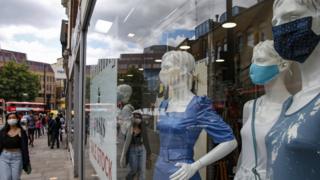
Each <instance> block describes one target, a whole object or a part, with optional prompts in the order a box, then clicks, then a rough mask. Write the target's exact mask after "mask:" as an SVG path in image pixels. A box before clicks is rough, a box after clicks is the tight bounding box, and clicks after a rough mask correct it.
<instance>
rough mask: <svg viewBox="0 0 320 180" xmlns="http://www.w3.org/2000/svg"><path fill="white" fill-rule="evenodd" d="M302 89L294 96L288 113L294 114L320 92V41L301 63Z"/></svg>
mask: <svg viewBox="0 0 320 180" xmlns="http://www.w3.org/2000/svg"><path fill="white" fill-rule="evenodd" d="M300 70H301V79H302V89H301V91H299V92H298V93H297V94H295V95H294V96H293V101H292V104H291V106H290V107H289V109H288V110H287V112H286V114H292V113H294V112H296V111H298V110H299V109H301V108H302V107H303V106H305V105H306V104H307V103H308V102H310V101H311V100H312V99H313V98H314V97H316V96H317V95H318V94H319V93H320V76H319V74H320V43H319V44H318V46H317V48H316V49H315V50H314V52H313V53H312V54H311V55H310V57H309V58H308V59H307V60H306V62H304V63H303V64H300Z"/></svg>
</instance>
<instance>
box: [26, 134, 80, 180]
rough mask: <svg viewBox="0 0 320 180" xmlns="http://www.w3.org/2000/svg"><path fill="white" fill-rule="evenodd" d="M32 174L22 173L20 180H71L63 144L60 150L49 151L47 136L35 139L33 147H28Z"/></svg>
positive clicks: (67, 156)
mask: <svg viewBox="0 0 320 180" xmlns="http://www.w3.org/2000/svg"><path fill="white" fill-rule="evenodd" d="M29 151H30V152H29V153H30V160H31V166H32V173H31V174H29V175H27V174H25V173H24V172H23V175H22V178H21V179H22V180H73V179H74V178H73V172H72V171H73V170H72V164H71V160H70V155H69V153H68V151H67V150H66V149H65V146H64V144H62V145H60V149H56V148H55V149H50V148H49V147H48V144H47V136H41V137H40V139H35V141H34V147H30V146H29Z"/></svg>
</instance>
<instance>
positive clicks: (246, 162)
mask: <svg viewBox="0 0 320 180" xmlns="http://www.w3.org/2000/svg"><path fill="white" fill-rule="evenodd" d="M289 66H290V62H289V61H285V60H283V59H282V58H281V57H280V56H279V54H278V53H277V52H276V51H275V50H274V47H273V41H271V40H267V41H264V42H260V43H259V44H257V45H256V46H255V48H254V50H253V57H252V64H251V67H250V78H251V81H252V82H253V83H254V84H256V85H263V86H264V89H265V94H264V95H263V96H261V97H259V98H257V99H254V100H250V101H248V102H247V103H246V104H245V105H244V108H243V126H242V129H241V139H242V148H241V149H242V151H241V154H240V158H239V161H238V168H237V173H236V176H235V178H234V179H235V180H265V179H266V169H267V152H266V145H265V141H264V139H265V136H266V135H267V133H268V131H269V130H270V129H271V127H272V126H273V124H274V123H275V122H276V121H277V120H278V117H279V115H280V112H281V108H282V104H283V102H284V101H285V100H286V99H287V98H288V97H289V96H290V93H289V92H288V90H287V88H286V86H285V83H284V80H285V75H286V74H287V72H288V69H289Z"/></svg>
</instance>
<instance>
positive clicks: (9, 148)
mask: <svg viewBox="0 0 320 180" xmlns="http://www.w3.org/2000/svg"><path fill="white" fill-rule="evenodd" d="M22 169H23V170H24V171H25V172H26V173H27V174H30V173H31V165H30V160H29V151H28V136H27V134H26V132H25V130H23V128H22V127H21V125H20V123H19V120H18V116H17V114H15V113H9V114H8V115H7V117H6V124H5V127H4V128H3V129H1V131H0V179H1V180H19V179H20V176H21V173H22Z"/></svg>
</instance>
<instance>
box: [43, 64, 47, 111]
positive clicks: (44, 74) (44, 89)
mask: <svg viewBox="0 0 320 180" xmlns="http://www.w3.org/2000/svg"><path fill="white" fill-rule="evenodd" d="M46 88H47V87H46V64H43V103H44V111H46V109H47V108H46V106H47V103H46Z"/></svg>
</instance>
